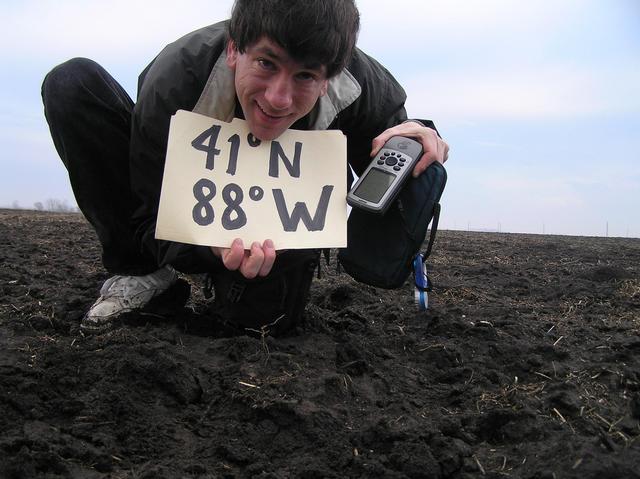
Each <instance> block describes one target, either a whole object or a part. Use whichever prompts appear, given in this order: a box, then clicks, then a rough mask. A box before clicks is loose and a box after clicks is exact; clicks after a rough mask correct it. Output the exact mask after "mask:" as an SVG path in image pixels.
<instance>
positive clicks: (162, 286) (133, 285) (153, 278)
mask: <svg viewBox="0 0 640 479" xmlns="http://www.w3.org/2000/svg"><path fill="white" fill-rule="evenodd" d="M177 280H178V275H177V274H176V272H175V270H174V269H173V268H172V267H171V266H165V267H164V268H161V269H159V270H157V271H155V272H153V273H151V274H147V275H145V276H113V277H111V278H109V279H108V280H106V281H105V282H104V284H103V285H102V288H100V297H99V298H98V300H97V301H96V302H95V303H93V306H91V308H90V309H89V311H88V312H87V314H85V316H84V318H82V322H81V323H80V329H81V330H82V331H83V332H85V333H94V334H95V333H101V332H104V331H107V330H108V329H111V328H112V327H113V326H114V320H115V319H117V318H118V316H119V315H121V314H122V313H126V312H130V311H134V310H137V309H142V308H144V307H145V306H146V305H147V304H148V303H149V301H151V300H152V299H153V298H155V297H156V296H159V295H161V294H162V293H164V292H166V291H167V290H168V289H169V288H171V286H173V285H174V284H175V283H176V281H177Z"/></svg>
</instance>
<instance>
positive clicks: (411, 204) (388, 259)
mask: <svg viewBox="0 0 640 479" xmlns="http://www.w3.org/2000/svg"><path fill="white" fill-rule="evenodd" d="M446 182H447V172H446V170H445V168H444V166H442V164H440V163H438V162H434V163H432V164H431V165H429V167H428V168H427V169H426V170H425V172H424V173H423V174H422V175H420V176H419V177H418V178H410V179H409V180H408V181H407V184H406V185H405V186H404V188H403V189H402V191H401V192H400V194H399V195H398V200H397V201H396V202H395V204H394V205H392V206H391V207H390V208H389V210H388V211H387V212H386V213H385V214H384V215H378V214H375V213H369V212H366V211H363V210H359V209H357V208H353V209H352V210H351V214H350V215H349V221H348V227H347V248H344V249H341V250H340V251H339V252H338V261H339V262H340V264H341V265H342V267H343V268H344V269H345V271H346V272H347V273H349V275H350V276H352V277H353V278H354V279H355V280H356V281H360V282H362V283H365V284H369V285H371V286H376V287H379V288H386V289H393V288H398V287H400V286H402V284H403V283H404V281H405V280H406V279H407V277H408V276H409V273H410V272H411V271H412V261H413V259H414V258H415V256H416V254H417V253H418V250H419V248H420V246H421V245H422V243H423V242H424V240H425V236H426V234H427V229H428V227H429V223H431V220H432V219H433V225H432V227H431V236H430V238H429V244H428V247H427V250H426V252H425V253H424V255H423V256H424V260H426V258H427V257H428V256H429V254H430V253H431V248H432V246H433V241H434V239H435V234H436V231H437V229H438V218H439V214H440V204H439V201H440V197H441V196H442V192H443V191H444V187H445V184H446Z"/></svg>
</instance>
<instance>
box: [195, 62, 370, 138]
mask: <svg viewBox="0 0 640 479" xmlns="http://www.w3.org/2000/svg"><path fill="white" fill-rule="evenodd" d="M226 59H227V52H226V50H223V52H222V54H221V55H220V57H219V58H218V60H217V61H216V64H215V65H214V66H213V69H212V70H211V73H210V74H209V78H208V79H207V83H206V84H205V86H204V89H203V90H202V93H201V94H200V98H199V99H198V102H197V103H196V106H195V107H194V108H193V111H194V113H200V114H201V115H206V116H210V117H213V118H216V119H218V120H220V121H226V122H230V121H231V120H233V117H234V112H235V107H236V89H235V85H234V80H235V78H234V73H233V70H231V69H230V68H229V67H228V66H227V62H226ZM361 93H362V88H361V87H360V85H359V84H358V82H357V81H356V79H355V78H354V77H353V75H352V74H351V73H350V72H349V71H348V70H347V69H346V68H345V69H344V70H343V71H342V72H341V73H339V74H338V75H336V76H335V77H333V78H331V79H330V80H329V85H328V87H327V94H326V95H324V96H321V97H320V98H319V99H318V101H317V102H316V105H315V106H314V107H313V110H311V112H310V113H309V115H308V119H309V130H326V129H327V127H328V126H329V125H330V124H331V122H332V121H333V120H335V118H336V117H337V116H338V113H340V112H341V111H342V110H344V109H345V108H347V107H348V106H349V105H351V104H352V103H353V102H354V101H355V100H356V99H357V98H358V97H359V96H360V94H361Z"/></svg>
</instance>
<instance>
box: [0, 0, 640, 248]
mask: <svg viewBox="0 0 640 479" xmlns="http://www.w3.org/2000/svg"><path fill="white" fill-rule="evenodd" d="M356 3H357V5H358V7H359V9H360V15H361V31H360V36H359V39H358V46H359V47H360V48H361V49H363V50H364V51H365V52H367V53H368V54H370V55H371V56H373V57H375V58H376V59H378V60H379V61H380V62H381V63H382V64H383V65H385V66H386V67H387V69H389V70H390V71H391V72H392V73H393V75H394V76H395V77H396V78H397V79H398V81H399V82H400V83H401V84H402V85H403V87H404V88H405V90H406V92H407V104H406V107H407V112H408V114H409V117H410V118H422V119H432V120H433V121H434V122H435V124H436V126H437V128H438V130H439V132H440V134H441V135H442V137H443V138H444V139H445V140H446V141H447V143H448V144H449V145H450V148H451V151H450V154H449V161H448V162H447V163H446V168H447V172H448V184H447V187H446V189H445V193H444V195H443V198H442V214H441V220H440V227H441V228H443V229H458V230H473V231H502V232H521V233H546V234H563V235H586V236H605V235H608V236H622V237H640V1H638V0H539V1H536V2H523V1H520V0H518V1H516V0H475V1H474V0H465V1H462V0H439V1H436V0H395V1H393V2H380V1H379V0H359V1H357V2H356ZM231 4H232V2H231V1H229V0H217V1H216V2H211V1H204V0H203V1H197V0H181V1H180V2H169V1H165V0H156V1H154V2H148V1H139V0H127V1H124V0H111V1H109V2H95V1H90V0H55V1H51V0H39V1H30V0H22V1H17V0H3V2H2V3H1V4H0V17H1V18H3V19H4V21H3V28H2V30H1V31H0V41H1V42H0V45H2V47H0V65H2V68H1V69H0V85H1V88H0V141H1V145H2V148H0V165H1V171H2V174H1V175H0V207H11V206H19V207H23V208H32V207H33V205H34V203H35V202H43V203H45V202H46V201H47V200H49V199H56V200H58V201H64V202H67V204H69V205H75V200H74V199H73V192H72V191H71V188H70V186H69V181H68V177H67V174H66V170H65V168H64V166H63V165H62V162H61V161H60V159H59V158H58V156H57V153H56V151H55V148H54V146H53V143H52V141H51V139H50V136H49V132H48V127H47V124H46V121H45V119H44V115H43V111H42V103H41V99H40V85H41V83H42V79H43V78H44V76H45V75H46V73H47V72H48V71H49V70H50V69H51V68H52V67H53V66H55V65H57V64H59V63H61V62H63V61H65V60H67V59H68V58H72V57H75V56H84V57H88V58H92V59H94V60H96V61H97V62H98V63H100V64H102V65H103V66H104V67H105V68H106V69H107V70H108V71H109V72H110V73H111V74H112V75H113V76H114V77H115V78H116V79H117V80H118V81H119V82H120V83H121V84H122V85H123V86H124V88H125V89H126V90H127V91H128V92H129V94H130V95H131V97H132V98H134V99H135V95H136V91H135V88H136V82H137V76H138V74H139V72H140V71H141V70H142V69H143V68H144V67H145V66H146V65H147V64H148V62H149V61H150V60H151V59H153V57H154V56H155V55H156V54H157V53H158V52H159V51H160V50H161V49H162V48H163V47H164V46H165V45H166V44H167V43H169V42H171V41H173V40H175V39H177V38H179V37H180V36H182V35H183V34H186V33H188V32H190V31H192V30H195V29H197V28H199V27H202V26H205V25H208V24H210V23H214V22H216V21H218V20H222V19H225V18H227V17H228V16H229V13H230V10H231Z"/></svg>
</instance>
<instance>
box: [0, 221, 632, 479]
mask: <svg viewBox="0 0 640 479" xmlns="http://www.w3.org/2000/svg"><path fill="white" fill-rule="evenodd" d="M430 266H431V269H432V270H433V280H434V282H435V285H436V289H435V291H434V292H433V293H432V294H431V295H430V301H431V309H430V310H429V312H428V314H421V313H418V312H417V311H416V309H415V308H414V305H413V289H412V288H411V286H410V285H409V284H406V285H405V287H403V288H402V289H400V290H396V291H385V290H378V289H375V288H372V287H368V286H364V285H360V284H357V283H355V282H354V281H352V280H351V279H350V278H349V277H347V276H346V275H344V274H338V273H337V272H336V269H335V264H332V265H331V266H329V267H327V266H326V265H324V266H323V276H322V279H320V280H315V281H314V284H313V286H312V297H311V300H310V304H309V306H308V307H307V312H306V316H305V318H306V321H305V324H304V326H303V327H302V328H301V329H300V330H299V331H297V333H296V334H295V335H293V336H291V337H286V338H271V337H266V338H251V337H223V336H221V335H220V334H219V333H216V329H215V328H214V327H212V326H211V324H210V323H211V321H210V319H208V317H207V315H206V314H205V312H206V306H207V305H206V301H205V300H204V298H203V296H202V295H201V293H200V291H199V287H198V279H197V278H186V279H187V280H188V281H189V282H190V284H192V298H191V300H190V301H189V302H188V303H187V306H186V307H185V308H184V310H182V311H181V312H180V313H179V314H177V315H174V316H171V317H169V318H161V317H156V316H137V317H130V318H129V319H128V320H127V321H126V323H127V324H125V325H124V327H121V328H118V329H116V330H115V331H113V332H111V333H108V334H104V335H100V336H94V337H84V336H83V335H82V334H81V333H80V331H79V322H80V319H81V317H82V315H83V314H84V312H85V311H86V310H87V308H88V307H89V306H90V305H91V303H92V302H93V301H94V300H95V299H96V297H97V294H98V290H99V288H100V286H101V284H102V282H103V281H104V280H105V279H106V278H107V274H106V273H105V272H104V271H103V269H102V266H101V262H100V251H99V247H98V243H97V240H96V238H95V235H94V233H93V231H92V229H91V228H90V227H89V226H88V224H87V223H86V222H85V220H84V219H83V218H82V217H81V216H79V215H60V214H47V213H36V212H18V211H0V328H1V329H0V477H2V478H38V477H73V478H76V477H77V478H93V477H96V478H98V477H100V478H104V477H109V478H174V477H180V478H195V477H202V478H206V477H211V478H212V477H226V478H236V477H237V478H245V477H258V478H290V477H296V478H297V477H299V478H325V477H327V478H342V477H363V478H364V477H366V478H369V477H385V478H405V477H409V478H418V477H426V478H472V477H474V478H475V477H487V478H502V477H518V478H539V479H543V478H544V479H547V478H549V479H550V478H573V477H575V478H598V479H605V478H616V479H618V478H638V477H640V440H639V439H638V438H639V437H640V426H639V420H640V335H639V332H640V240H637V239H620V238H582V237H556V236H539V235H516V234H489V233H486V234H485V233H467V232H453V231H442V232H440V233H439V236H438V240H437V241H436V247H435V250H434V254H433V257H432V260H431V264H430Z"/></svg>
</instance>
